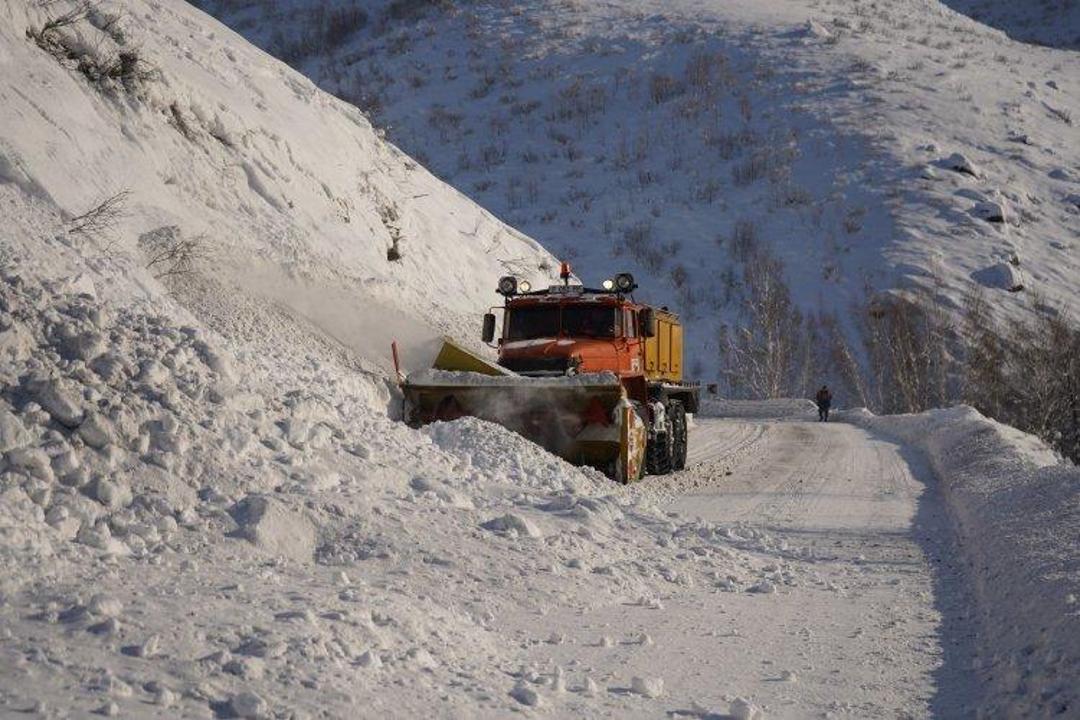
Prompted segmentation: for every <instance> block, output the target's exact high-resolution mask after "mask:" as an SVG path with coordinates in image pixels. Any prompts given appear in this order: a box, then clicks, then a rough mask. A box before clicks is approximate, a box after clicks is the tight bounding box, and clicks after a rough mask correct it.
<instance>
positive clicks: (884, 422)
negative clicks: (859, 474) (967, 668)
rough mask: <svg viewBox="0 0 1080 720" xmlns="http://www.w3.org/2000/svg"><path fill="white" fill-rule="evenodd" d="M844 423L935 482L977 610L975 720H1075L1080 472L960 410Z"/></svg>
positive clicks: (1079, 667)
mask: <svg viewBox="0 0 1080 720" xmlns="http://www.w3.org/2000/svg"><path fill="white" fill-rule="evenodd" d="M840 417H841V418H842V419H843V420H845V421H848V422H851V423H854V424H857V425H861V426H863V427H866V428H868V429H871V430H874V431H877V432H880V433H882V434H884V435H888V436H891V437H893V438H895V439H897V440H899V441H901V442H904V443H907V444H910V445H912V446H914V447H916V448H918V449H920V450H921V451H923V452H924V453H925V454H926V456H927V458H928V459H929V461H930V463H931V464H932V466H933V468H934V471H935V473H936V474H937V476H938V478H939V479H940V482H941V489H942V496H943V497H944V498H945V501H946V503H947V505H948V511H949V513H950V514H951V516H952V518H953V519H954V522H955V525H956V528H957V532H958V535H959V541H960V544H961V552H962V553H963V554H964V555H965V560H966V561H967V563H966V564H967V566H968V572H969V574H970V577H969V580H970V582H971V584H972V586H973V590H974V593H975V597H976V602H977V603H978V606H977V607H976V608H975V609H974V610H975V613H976V616H977V618H978V620H979V625H980V634H979V637H978V643H977V650H978V652H979V653H980V655H981V657H980V662H979V666H978V667H977V668H975V671H976V672H977V673H978V674H979V675H980V676H981V681H982V682H981V683H980V685H981V686H982V687H984V688H985V694H984V696H983V697H982V698H981V710H982V713H981V716H985V717H1049V716H1059V715H1060V716H1064V715H1070V714H1074V713H1075V712H1077V710H1078V709H1080V686H1078V685H1077V683H1076V678H1077V677H1080V604H1078V602H1077V597H1080V574H1078V573H1077V567H1078V564H1080V514H1078V512H1077V508H1078V507H1080V469H1078V468H1076V467H1074V466H1071V465H1067V464H1064V463H1063V462H1061V461H1060V460H1059V458H1058V457H1057V456H1056V455H1055V453H1054V452H1053V451H1052V450H1051V449H1050V448H1048V447H1047V446H1046V445H1045V444H1043V443H1042V442H1041V441H1040V440H1038V439H1037V438H1035V437H1034V436H1031V435H1027V434H1025V433H1022V432H1020V431H1019V430H1016V429H1014V428H1011V427H1009V426H1007V425H1002V424H1001V423H998V422H995V421H993V420H989V419H987V418H985V417H983V416H982V415H980V414H979V413H978V412H977V411H975V410H974V409H972V408H970V407H967V406H958V407H954V408H950V409H947V410H933V411H930V412H926V413H922V414H918V415H897V416H886V417H877V416H874V415H872V414H871V413H869V412H867V411H866V410H862V409H860V410H855V411H850V412H844V413H841V414H840Z"/></svg>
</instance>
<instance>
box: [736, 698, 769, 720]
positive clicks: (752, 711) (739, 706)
mask: <svg viewBox="0 0 1080 720" xmlns="http://www.w3.org/2000/svg"><path fill="white" fill-rule="evenodd" d="M728 715H730V716H731V717H732V720H765V713H764V711H762V709H761V708H759V707H758V706H757V705H755V704H754V703H752V702H750V701H749V700H747V699H746V698H741V697H737V698H735V699H734V700H732V701H731V705H730V706H729V707H728Z"/></svg>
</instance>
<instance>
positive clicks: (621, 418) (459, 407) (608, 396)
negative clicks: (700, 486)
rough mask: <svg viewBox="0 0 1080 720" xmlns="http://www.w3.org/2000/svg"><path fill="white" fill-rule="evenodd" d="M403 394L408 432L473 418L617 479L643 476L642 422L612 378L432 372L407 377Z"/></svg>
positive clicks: (608, 376)
mask: <svg viewBox="0 0 1080 720" xmlns="http://www.w3.org/2000/svg"><path fill="white" fill-rule="evenodd" d="M440 356H441V354H440ZM494 367H496V368H497V369H498V370H499V371H501V372H504V373H505V372H506V371H505V370H504V369H503V368H498V366H494ZM402 391H403V392H404V395H405V419H406V421H407V422H408V423H409V424H410V425H413V426H414V427H415V426H420V425H424V424H426V423H431V422H437V421H440V420H442V421H445V420H455V419H457V418H461V417H465V416H472V417H477V418H480V419H482V420H487V421H489V422H493V423H497V424H499V425H502V426H503V427H506V428H508V429H509V430H513V431H514V432H516V433H518V434H519V435H521V436H523V437H525V438H527V439H528V440H531V441H533V442H535V443H536V444H538V445H540V446H541V447H543V448H545V449H546V450H548V451H549V452H551V453H554V454H555V455H558V456H559V457H561V458H563V459H564V460H567V461H569V462H571V463H573V464H575V465H588V466H591V467H595V468H597V469H599V470H601V471H603V472H605V473H606V474H608V475H609V476H610V477H612V478H614V479H616V480H618V481H619V482H623V483H626V482H632V481H634V480H637V479H638V478H639V477H640V476H641V474H642V468H643V464H644V454H645V442H646V433H645V423H644V421H643V420H642V419H641V417H640V415H639V411H638V409H637V408H636V407H635V404H634V403H632V402H631V401H630V400H629V399H628V398H627V396H626V391H625V390H624V389H623V386H622V384H621V383H620V382H619V380H618V378H617V377H616V376H615V375H612V374H609V373H600V374H595V375H577V376H572V377H553V378H532V377H522V376H520V375H512V374H501V375H492V374H482V373H481V372H476V371H471V372H463V371H459V370H446V369H433V370H424V371H421V372H418V373H413V374H412V375H410V376H409V377H408V378H407V379H406V380H405V382H404V383H403V384H402Z"/></svg>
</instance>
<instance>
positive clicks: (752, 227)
mask: <svg viewBox="0 0 1080 720" xmlns="http://www.w3.org/2000/svg"><path fill="white" fill-rule="evenodd" d="M759 242H760V241H759V236H758V229H757V225H756V224H754V221H753V220H747V219H739V220H736V221H735V230H734V231H733V232H732V233H731V243H730V245H729V247H728V254H729V255H731V259H732V260H734V261H735V262H741V263H744V262H748V261H749V260H750V259H751V258H753V257H754V255H755V254H756V253H757V251H758V246H759Z"/></svg>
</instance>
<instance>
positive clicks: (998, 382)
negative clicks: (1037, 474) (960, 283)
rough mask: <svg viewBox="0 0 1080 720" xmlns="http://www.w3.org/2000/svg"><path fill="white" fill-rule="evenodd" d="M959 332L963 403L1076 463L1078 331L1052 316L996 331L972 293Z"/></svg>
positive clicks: (1079, 448) (1079, 457)
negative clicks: (963, 345) (962, 350)
mask: <svg viewBox="0 0 1080 720" xmlns="http://www.w3.org/2000/svg"><path fill="white" fill-rule="evenodd" d="M1040 305H1042V304H1041V303H1039V302H1036V307H1039V306H1040ZM1042 306H1043V307H1045V305H1042ZM964 331H965V332H964V335H965V337H966V350H967V352H966V356H965V359H964V386H963V398H964V400H965V401H966V402H968V403H970V404H971V405H973V406H974V407H975V408H976V409H978V410H979V411H980V412H982V413H983V414H985V415H987V416H989V417H992V418H995V419H997V420H1000V421H1001V422H1004V423H1008V424H1009V425H1012V426H1014V427H1017V428H1019V429H1021V430H1024V431H1025V432H1029V433H1032V434H1034V435H1037V436H1038V437H1040V438H1042V439H1043V440H1044V441H1046V442H1047V443H1048V444H1050V445H1052V446H1053V447H1055V448H1057V449H1058V450H1059V451H1060V452H1062V453H1063V454H1064V455H1065V456H1067V457H1069V458H1070V459H1072V460H1073V461H1074V462H1080V328H1078V327H1077V326H1076V325H1074V324H1073V323H1072V321H1071V320H1070V318H1069V317H1068V315H1066V314H1064V313H1061V312H1056V311H1049V312H1048V311H1042V312H1040V313H1039V314H1038V315H1037V316H1036V318H1035V319H1034V320H1033V321H1028V322H1023V321H1017V320H1013V321H1011V322H1009V323H1007V324H1006V325H1005V327H1004V328H1001V327H998V326H996V324H995V323H994V322H993V319H992V316H991V314H990V308H989V304H988V302H987V301H986V298H985V296H984V295H983V294H982V293H981V292H980V291H976V292H973V293H971V294H970V295H969V296H968V297H967V299H966V302H965V314H964Z"/></svg>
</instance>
